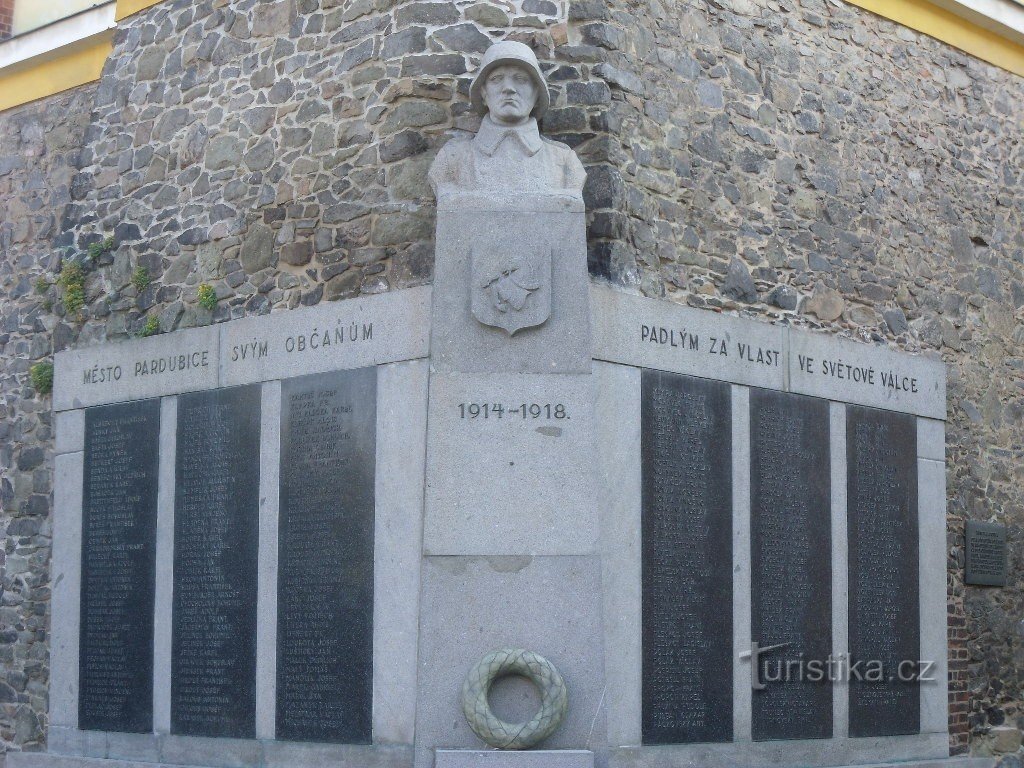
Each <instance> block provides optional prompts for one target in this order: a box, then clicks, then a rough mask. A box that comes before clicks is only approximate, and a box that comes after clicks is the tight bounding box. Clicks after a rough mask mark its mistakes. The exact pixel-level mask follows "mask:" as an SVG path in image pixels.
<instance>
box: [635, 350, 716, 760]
mask: <svg viewBox="0 0 1024 768" xmlns="http://www.w3.org/2000/svg"><path fill="white" fill-rule="evenodd" d="M641 391H642V401H641V425H642V430H641V434H642V453H641V455H642V467H643V501H642V531H643V545H642V546H643V550H642V585H643V598H642V600H643V635H642V637H643V641H642V643H643V689H642V707H643V714H642V724H643V742H644V743H645V744H671V743H692V742H712V741H731V740H732V716H731V712H732V642H731V640H732V462H731V459H730V456H731V445H732V441H731V435H732V412H731V399H730V398H731V395H730V387H729V385H728V384H724V383H721V382H714V381H708V380H705V379H697V378H692V377H689V376H681V375H678V374H673V373H663V372H659V371H650V370H645V371H644V372H643V378H642V390H641Z"/></svg>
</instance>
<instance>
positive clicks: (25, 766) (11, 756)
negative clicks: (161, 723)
mask: <svg viewBox="0 0 1024 768" xmlns="http://www.w3.org/2000/svg"><path fill="white" fill-rule="evenodd" d="M97 736H100V737H101V738H102V740H103V742H104V743H106V734H102V733H100V734H97ZM162 765H163V764H162V763H149V762H144V761H141V760H107V759H104V758H102V757H100V756H95V757H89V756H76V755H55V754H52V753H50V752H8V753H7V766H6V768H155V766H162Z"/></svg>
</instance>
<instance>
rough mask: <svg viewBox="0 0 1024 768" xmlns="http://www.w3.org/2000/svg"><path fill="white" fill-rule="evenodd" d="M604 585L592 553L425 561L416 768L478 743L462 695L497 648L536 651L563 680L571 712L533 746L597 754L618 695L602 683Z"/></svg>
mask: <svg viewBox="0 0 1024 768" xmlns="http://www.w3.org/2000/svg"><path fill="white" fill-rule="evenodd" d="M600 584H601V566H600V562H599V558H598V557H597V556H585V557H529V556H522V557H427V558H425V559H424V563H423V591H422V596H421V601H422V610H421V614H422V616H423V621H422V624H421V626H420V646H419V683H418V686H419V688H418V694H417V706H416V763H415V764H416V766H417V768H430V766H431V765H432V764H433V760H434V750H435V749H437V748H471V749H480V748H482V747H483V746H484V745H483V744H482V742H481V741H480V740H479V739H478V738H477V737H476V735H475V734H474V733H473V732H472V731H471V730H470V728H469V725H468V724H467V723H466V719H465V717H464V716H463V714H462V708H461V703H460V702H461V689H462V683H463V681H464V680H465V677H466V674H467V673H468V672H469V670H470V668H471V667H472V666H473V665H474V664H476V663H477V662H478V661H479V660H480V659H481V658H482V657H483V656H484V655H485V654H487V653H489V652H490V651H493V650H496V649H498V648H509V647H511V648H526V649H528V650H531V651H534V652H536V653H539V654H541V655H542V656H544V657H545V658H547V659H548V660H549V661H550V662H551V663H553V664H554V665H555V666H556V667H557V668H558V670H559V672H560V673H561V675H562V677H563V679H564V680H565V684H566V687H567V689H568V696H569V708H568V713H567V714H566V717H565V720H564V721H563V722H562V724H561V726H560V727H559V728H558V730H556V731H555V733H554V734H552V735H551V736H550V737H549V738H548V739H546V740H545V741H543V742H541V743H540V744H538V745H537V747H538V748H539V749H590V750H593V751H595V752H598V753H600V752H602V751H603V749H604V744H605V732H606V731H605V727H606V726H605V711H606V705H605V698H606V696H609V695H614V693H613V692H610V691H607V690H606V686H605V684H604V674H603V669H604V650H603V643H602V628H601V597H600ZM494 699H495V697H494V696H493V695H492V697H491V700H492V702H493V701H494ZM495 706H498V705H497V704H495ZM498 711H499V713H500V711H501V710H498ZM530 714H532V709H531V711H530V713H528V714H525V715H523V717H525V718H528V717H529V716H530ZM506 717H510V716H509V715H506Z"/></svg>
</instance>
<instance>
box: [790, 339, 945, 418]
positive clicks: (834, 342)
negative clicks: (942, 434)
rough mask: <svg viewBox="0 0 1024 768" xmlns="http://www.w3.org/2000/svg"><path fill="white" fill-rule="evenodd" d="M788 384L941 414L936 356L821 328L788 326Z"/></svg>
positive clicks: (940, 367)
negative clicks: (896, 349) (818, 330)
mask: <svg viewBox="0 0 1024 768" xmlns="http://www.w3.org/2000/svg"><path fill="white" fill-rule="evenodd" d="M789 387H790V390H791V391H793V392H798V393H800V394H804V395H813V396H815V397H824V398H829V399H832V400H842V401H843V402H847V403H855V404H857V405H869V406H872V407H875V408H885V409H888V410H891V411H902V412H905V413H913V414H916V415H918V416H928V417H930V418H933V419H945V418H946V366H945V365H944V364H943V363H942V361H940V360H933V359H931V358H928V357H922V356H920V355H908V354H904V353H900V352H894V351H893V350H891V349H888V348H886V347H882V346H876V345H871V344H859V343H857V342H854V341H849V340H847V339H840V338H837V337H835V336H831V335H825V334H821V333H810V332H807V331H797V330H791V331H790V332H789Z"/></svg>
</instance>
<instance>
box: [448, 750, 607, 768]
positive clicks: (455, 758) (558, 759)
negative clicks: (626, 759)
mask: <svg viewBox="0 0 1024 768" xmlns="http://www.w3.org/2000/svg"><path fill="white" fill-rule="evenodd" d="M434 768H594V753H593V752H588V751H587V750H584V749H532V750H524V751H522V752H501V751H497V750H486V751H485V750H474V749H439V750H437V752H436V753H435V756H434Z"/></svg>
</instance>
